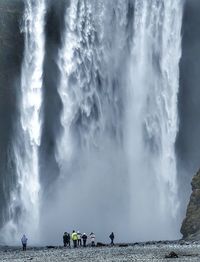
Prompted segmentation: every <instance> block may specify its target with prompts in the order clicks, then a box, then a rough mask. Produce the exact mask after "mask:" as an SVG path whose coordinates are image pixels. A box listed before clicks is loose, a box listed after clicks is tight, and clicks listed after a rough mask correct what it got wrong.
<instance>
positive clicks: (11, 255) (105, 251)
mask: <svg viewBox="0 0 200 262" xmlns="http://www.w3.org/2000/svg"><path fill="white" fill-rule="evenodd" d="M172 251H174V252H175V253H176V254H177V255H178V258H165V256H166V255H169V253H170V252H172ZM0 261H8V262H10V261H12V262H27V261H35V262H36V261H37V262H38V261H40V262H45V261H47V262H50V261H56V262H61V261H87V262H90V261H91V262H94V261H110V262H111V261H120V262H121V261H124V262H125V261H181V262H182V261H183V262H184V261H194V262H195V261H200V243H186V242H185V243H161V242H157V243H145V244H137V245H128V246H124V247H120V246H115V247H108V246H106V247H95V248H92V247H87V248H78V249H76V250H75V249H73V248H72V249H64V248H62V247H54V248H29V249H28V250H27V251H26V252H23V251H21V249H20V248H17V247H16V248H14V247H12V248H11V247H1V248H0Z"/></svg>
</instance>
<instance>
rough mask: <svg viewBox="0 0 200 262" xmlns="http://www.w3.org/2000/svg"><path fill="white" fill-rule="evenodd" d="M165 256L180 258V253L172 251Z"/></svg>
mask: <svg viewBox="0 0 200 262" xmlns="http://www.w3.org/2000/svg"><path fill="white" fill-rule="evenodd" d="M165 258H178V255H177V254H176V253H175V252H174V251H172V252H170V253H169V255H166V256H165Z"/></svg>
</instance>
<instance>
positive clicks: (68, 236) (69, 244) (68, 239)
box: [66, 233, 71, 247]
mask: <svg viewBox="0 0 200 262" xmlns="http://www.w3.org/2000/svg"><path fill="white" fill-rule="evenodd" d="M66 239H67V246H68V247H71V243H70V234H69V233H67V237H66Z"/></svg>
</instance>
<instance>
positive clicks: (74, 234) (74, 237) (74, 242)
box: [71, 230, 78, 248]
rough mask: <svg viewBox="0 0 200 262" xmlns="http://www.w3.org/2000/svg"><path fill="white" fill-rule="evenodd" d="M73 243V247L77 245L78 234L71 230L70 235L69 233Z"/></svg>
mask: <svg viewBox="0 0 200 262" xmlns="http://www.w3.org/2000/svg"><path fill="white" fill-rule="evenodd" d="M71 238H72V241H73V244H74V248H76V247H77V241H78V235H77V233H76V232H75V231H74V230H73V232H72V235H71Z"/></svg>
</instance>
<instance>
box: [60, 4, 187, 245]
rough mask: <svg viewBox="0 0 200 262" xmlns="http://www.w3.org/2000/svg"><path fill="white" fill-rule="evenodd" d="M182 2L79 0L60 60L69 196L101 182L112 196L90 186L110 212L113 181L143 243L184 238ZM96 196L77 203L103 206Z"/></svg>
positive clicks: (117, 210) (69, 14)
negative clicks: (179, 157) (179, 161)
mask: <svg viewBox="0 0 200 262" xmlns="http://www.w3.org/2000/svg"><path fill="white" fill-rule="evenodd" d="M182 5H183V3H182V1H181V0H179V1H168V2H166V1H164V0H161V1H157V0H152V1H147V0H135V1H120V0H118V1H116V2H115V6H113V2H109V3H108V2H107V1H103V0H102V1H93V2H91V1H87V0H86V1H79V0H76V1H71V2H70V4H69V6H68V7H67V11H66V18H65V32H64V35H63V46H62V48H61V50H60V52H59V58H58V65H59V68H60V72H61V79H60V84H59V94H60V97H61V100H62V103H63V111H62V116H61V124H62V126H63V133H62V135H61V137H60V138H59V139H58V141H57V142H58V144H57V146H58V152H57V161H58V163H59V166H60V170H61V174H62V179H63V180H62V184H63V185H64V184H65V182H64V181H66V184H65V189H63V190H64V191H65V194H67V193H66V192H67V191H68V192H70V193H69V195H70V194H72V192H73V189H72V188H73V187H77V188H79V191H81V190H82V187H85V188H87V190H88V187H89V186H88V184H92V185H93V187H94V188H96V186H97V184H98V187H99V188H101V189H102V192H104V193H103V194H104V196H103V198H104V200H102V199H100V198H101V197H102V196H101V194H100V195H98V191H95V190H96V189H91V188H90V187H89V188H90V190H89V191H90V192H92V194H94V195H95V197H94V203H95V202H96V205H100V206H104V208H102V211H103V212H104V209H105V210H107V209H108V208H111V206H110V207H109V202H108V203H105V202H104V201H106V199H107V197H108V195H109V193H108V192H109V187H112V196H111V198H112V200H113V201H114V199H115V201H119V202H118V207H116V206H115V205H114V204H113V205H112V210H113V211H112V212H113V214H115V218H116V217H118V216H119V217H120V219H123V217H124V219H127V218H126V216H125V215H122V213H123V212H127V213H126V214H127V216H128V217H129V218H128V219H127V221H128V222H127V224H129V226H130V228H132V233H131V234H132V235H133V237H134V238H135V240H146V239H167V238H170V239H172V238H177V237H179V233H178V232H179V228H178V222H177V221H176V219H177V218H176V216H177V215H178V207H179V200H178V195H177V194H178V186H177V174H176V173H177V172H176V154H175V142H176V135H177V132H178V112H177V94H178V89H179V60H180V57H181V25H182ZM101 153H102V154H101ZM111 155H112V157H111ZM80 161H82V162H84V164H82V165H81V164H80ZM74 165H75V168H74ZM79 165H80V166H79ZM77 169H78V171H77ZM100 170H101V171H100ZM77 173H78V174H77ZM94 173H95V175H94ZM88 174H89V175H88ZM82 176H83V177H84V178H83V179H84V180H85V181H87V182H85V181H84V182H83V181H82V180H81V179H82ZM88 176H90V177H88ZM99 177H101V179H100V178H99ZM77 181H79V182H78V183H80V184H82V187H81V188H80V187H79V186H77ZM91 181H92V182H91ZM105 181H106V182H105ZM111 181H114V183H113V185H112V186H111V184H112V183H111ZM74 183H76V185H75V184H74ZM101 183H102V185H101ZM105 183H106V185H105ZM119 190H120V191H121V192H123V196H121V198H120V196H119ZM79 197H80V198H81V196H79V195H78V198H79ZM65 198H67V199H68V198H69V196H68V195H67V197H66V195H65ZM117 199H119V200H117ZM127 199H128V200H127ZM87 201H88V203H87V204H86V203H83V202H82V201H81V204H80V203H77V201H75V202H71V203H73V204H74V203H75V204H74V205H76V207H78V209H79V208H80V207H79V205H81V207H82V208H83V207H84V208H85V209H86V210H88V209H90V208H93V209H94V210H96V208H95V206H94V205H95V204H94V203H93V201H92V200H88V199H87ZM111 202H112V201H111ZM97 203H98V204H97ZM73 204H72V205H73ZM127 205H129V207H128V208H127ZM67 206H68V207H69V208H70V205H67ZM96 212H97V213H98V210H96ZM72 213H73V212H72ZM119 214H120V215H119ZM95 219H96V220H97V218H96V217H95ZM110 219H111V217H110ZM69 221H70V218H69ZM77 223H78V222H77ZM116 223H117V222H116ZM119 223H120V222H119ZM105 224H106V225H104V226H106V227H109V226H108V225H110V223H109V222H107V223H105ZM72 225H73V223H72ZM127 227H128V225H124V227H123V226H122V228H123V229H124V231H125V230H126V229H127ZM97 230H98V229H97ZM131 240H132V239H131Z"/></svg>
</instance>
